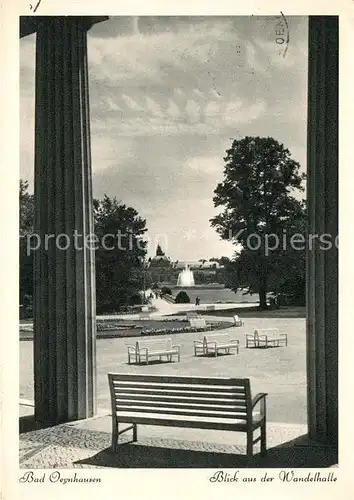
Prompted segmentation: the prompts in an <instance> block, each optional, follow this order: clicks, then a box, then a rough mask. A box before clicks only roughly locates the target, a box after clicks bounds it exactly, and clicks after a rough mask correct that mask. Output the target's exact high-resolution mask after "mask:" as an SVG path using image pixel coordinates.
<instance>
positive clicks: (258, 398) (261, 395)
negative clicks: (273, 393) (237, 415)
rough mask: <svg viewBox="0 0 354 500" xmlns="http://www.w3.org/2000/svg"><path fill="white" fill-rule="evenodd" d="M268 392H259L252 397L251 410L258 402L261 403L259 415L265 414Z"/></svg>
mask: <svg viewBox="0 0 354 500" xmlns="http://www.w3.org/2000/svg"><path fill="white" fill-rule="evenodd" d="M267 396H268V394H267V393H266V392H259V393H258V394H257V395H256V396H255V397H254V398H253V399H252V410H253V408H254V407H255V406H256V404H258V403H259V402H260V403H261V415H262V416H264V415H265V411H266V397H267Z"/></svg>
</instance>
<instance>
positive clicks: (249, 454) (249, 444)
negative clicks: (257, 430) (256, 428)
mask: <svg viewBox="0 0 354 500" xmlns="http://www.w3.org/2000/svg"><path fill="white" fill-rule="evenodd" d="M252 456H253V431H252V429H251V430H249V431H247V457H248V458H252Z"/></svg>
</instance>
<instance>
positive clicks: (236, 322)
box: [233, 314, 244, 326]
mask: <svg viewBox="0 0 354 500" xmlns="http://www.w3.org/2000/svg"><path fill="white" fill-rule="evenodd" d="M233 320H234V326H243V324H244V323H243V320H242V319H241V318H240V317H239V316H238V315H237V314H236V315H235V316H233Z"/></svg>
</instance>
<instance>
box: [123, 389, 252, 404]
mask: <svg viewBox="0 0 354 500" xmlns="http://www.w3.org/2000/svg"><path fill="white" fill-rule="evenodd" d="M115 394H116V396H117V397H120V396H121V395H122V396H125V395H131V396H132V395H136V396H142V397H144V396H149V395H154V394H156V395H157V396H164V397H170V398H171V397H178V396H185V397H186V398H188V399H190V398H199V397H203V398H210V399H228V400H229V401H238V402H239V401H245V400H246V396H245V393H244V392H243V393H239V394H237V393H232V392H223V391H221V390H219V392H210V391H190V390H181V391H164V390H147V391H145V390H144V391H140V389H132V390H129V391H127V390H126V389H118V390H115Z"/></svg>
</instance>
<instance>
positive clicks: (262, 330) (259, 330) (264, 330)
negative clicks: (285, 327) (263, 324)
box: [254, 328, 279, 337]
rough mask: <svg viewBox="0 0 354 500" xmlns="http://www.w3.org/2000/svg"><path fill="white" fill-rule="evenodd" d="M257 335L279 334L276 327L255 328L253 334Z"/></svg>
mask: <svg viewBox="0 0 354 500" xmlns="http://www.w3.org/2000/svg"><path fill="white" fill-rule="evenodd" d="M259 335H274V336H275V335H279V329H278V328H257V330H255V331H254V336H255V337H258V336H259Z"/></svg>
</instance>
